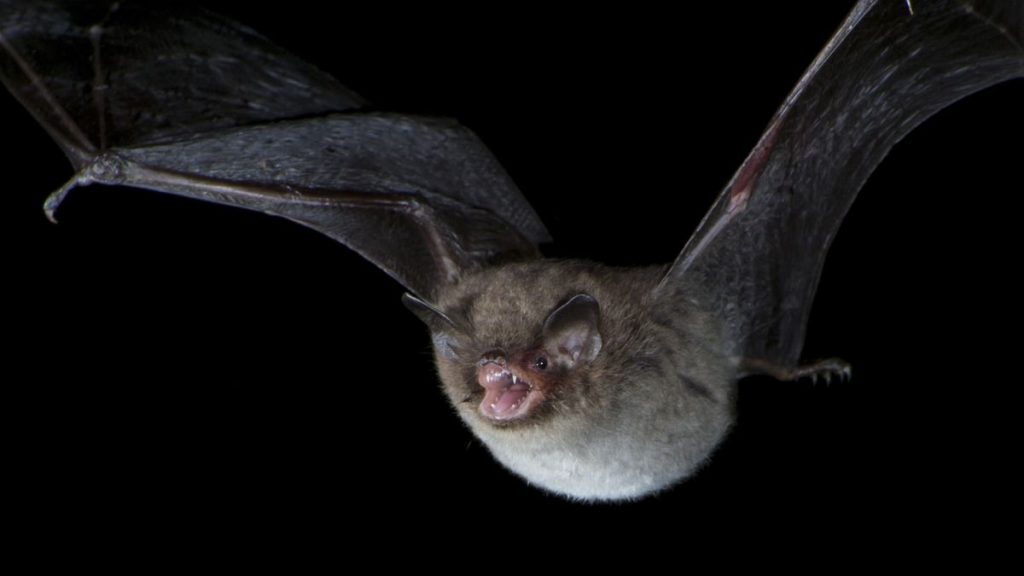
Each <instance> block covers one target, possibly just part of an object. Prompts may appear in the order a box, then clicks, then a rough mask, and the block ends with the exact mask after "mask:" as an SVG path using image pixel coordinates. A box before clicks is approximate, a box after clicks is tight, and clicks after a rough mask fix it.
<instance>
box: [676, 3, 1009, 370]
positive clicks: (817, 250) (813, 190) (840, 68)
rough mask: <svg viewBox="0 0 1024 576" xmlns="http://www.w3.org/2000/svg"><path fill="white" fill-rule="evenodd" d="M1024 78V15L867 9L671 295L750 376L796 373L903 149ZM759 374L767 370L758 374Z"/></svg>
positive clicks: (991, 8) (780, 117)
mask: <svg viewBox="0 0 1024 576" xmlns="http://www.w3.org/2000/svg"><path fill="white" fill-rule="evenodd" d="M1021 76H1024V2H1020V1H1018V0H1013V1H991V2H982V1H974V2H968V1H966V0H964V1H956V0H932V1H925V0H914V1H913V2H912V3H911V2H907V1H904V0H861V1H860V2H859V3H858V4H857V5H856V7H855V8H854V9H853V11H852V12H851V13H850V15H849V16H848V17H847V19H846V21H845V22H844V23H843V24H842V26H841V27H840V28H839V31H838V32H836V34H835V36H833V38H832V40H831V41H830V42H829V43H828V45H827V46H826V47H825V49H824V50H823V51H822V52H821V54H819V55H818V57H817V59H815V61H814V62H813V63H812V64H811V66H810V68H809V69H808V70H807V72H806V73H805V74H804V76H803V78H802V79H801V80H800V82H799V83H798V84H797V86H796V88H795V89H794V90H793V92H792V93H791V94H790V95H789V96H788V97H787V99H786V101H785V102H784V103H783V105H782V107H781V108H780V109H779V111H778V112H777V113H776V115H775V117H774V118H773V119H772V121H771V123H770V124H769V126H768V129H767V130H766V131H765V133H764V135H763V136H762V137H761V140H760V141H759V142H758V144H757V146H755V148H754V150H753V151H751V153H750V155H749V156H748V157H747V159H746V161H745V162H744V163H743V165H742V166H741V167H740V169H739V170H738V171H737V172H736V174H735V175H734V176H733V178H732V180H731V181H730V182H729V184H728V185H727V186H726V188H725V190H724V191H723V192H722V194H721V195H720V196H719V197H718V199H717V200H716V202H715V204H714V206H713V207H712V208H711V210H710V212H709V213H708V214H707V215H706V216H705V218H704V220H703V221H702V222H701V224H700V226H699V227H698V229H697V231H696V232H695V233H694V235H693V236H692V237H691V238H690V240H689V242H688V243H687V245H686V247H685V248H684V249H683V251H682V253H681V254H680V255H679V257H678V259H677V260H676V261H675V263H674V264H673V265H672V267H671V268H670V269H669V271H668V273H667V274H666V276H665V278H664V280H663V281H662V283H661V285H660V286H659V291H660V294H661V295H662V296H663V297H668V298H687V299H691V300H697V301H699V302H700V303H701V304H703V305H704V306H705V307H707V308H709V309H711V310H713V311H716V312H719V313H721V316H723V317H724V319H725V323H726V329H727V330H728V331H729V334H728V335H727V336H728V337H729V339H730V341H731V342H733V343H734V344H735V348H734V350H732V353H734V354H735V355H736V356H737V357H741V358H743V359H745V360H747V361H748V362H747V363H746V364H747V365H748V366H757V365H763V366H771V367H774V368H777V369H783V370H785V369H788V368H792V367H794V366H795V365H796V363H797V362H798V360H799V356H800V351H801V348H802V347H803V340H804V331H805V328H806V325H807V317H808V313H809V311H810V305H811V301H812V300H813V296H814V292H815V289H816V288H817V284H818V278H819V276H820V273H821V268H822V265H823V263H824V259H825V255H826V253H827V251H828V247H829V245H830V244H831V242H832V238H833V237H834V235H835V233H836V230H837V229H838V227H839V224H840V222H841V221H842V219H843V217H844V216H845V215H846V212H847V210H848V209H849V207H850V205H851V204H852V203H853V200H854V198H855V197H856V195H857V192H858V191H859V190H860V188H861V186H862V185H863V184H864V182H865V180H866V179H867V178H868V176H869V175H870V174H871V172H872V171H873V170H874V168H875V167H876V166H877V165H878V163H879V162H880V161H881V160H882V158H883V157H884V156H885V155H886V154H887V153H888V151H889V150H890V149H891V148H892V146H893V145H894V144H895V143H896V142H898V141H899V140H900V139H901V138H902V137H903V136H905V135H906V134H907V133H908V132H910V130H912V129H913V128H914V127H915V126H917V125H918V124H920V123H921V122H923V121H924V120H925V119H927V118H928V117H929V116H931V115H932V114H934V113H936V112H937V111H939V110H941V109H942V108H944V107H946V106H948V105H950V104H951V103H953V102H955V101H956V100H959V99H960V98H963V97H964V96H967V95H969V94H971V93H973V92H976V91H978V90H981V89H983V88H985V87H987V86H991V85H993V84H996V83H998V82H1002V81H1004V80H1007V79H1010V78H1015V77H1021ZM752 371H756V370H752Z"/></svg>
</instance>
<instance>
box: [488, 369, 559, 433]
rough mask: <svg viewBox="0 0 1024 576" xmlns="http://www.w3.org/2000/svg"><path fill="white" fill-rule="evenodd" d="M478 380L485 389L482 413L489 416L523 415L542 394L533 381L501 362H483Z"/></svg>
mask: <svg viewBox="0 0 1024 576" xmlns="http://www.w3.org/2000/svg"><path fill="white" fill-rule="evenodd" d="M478 382H479V383H480V385H481V386H483V388H484V391H485V392H484V399H483V401H482V402H480V413H481V414H483V415H484V417H486V418H488V419H490V420H497V421H501V422H508V421H511V420H517V419H519V418H523V417H525V416H526V415H527V414H529V413H530V411H531V410H532V409H533V407H534V406H536V405H537V403H538V402H540V400H541V399H542V397H543V394H542V393H541V391H540V390H539V389H538V388H536V387H535V386H534V385H533V384H532V383H531V382H529V381H528V380H526V379H524V378H521V377H519V376H518V375H516V374H515V373H514V372H512V371H511V370H509V369H508V368H507V367H505V366H504V365H503V363H499V362H485V363H483V364H481V366H480V370H479V378H478Z"/></svg>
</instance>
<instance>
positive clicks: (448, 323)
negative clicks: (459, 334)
mask: <svg viewBox="0 0 1024 576" xmlns="http://www.w3.org/2000/svg"><path fill="white" fill-rule="evenodd" d="M402 304H405V307H406V308H408V309H409V310H410V311H411V312H412V313H413V314H415V315H416V317H417V318H419V319H420V320H422V321H423V323H424V324H426V325H427V328H430V335H431V337H432V338H433V339H434V346H435V347H436V348H437V349H438V351H440V352H441V354H443V355H444V357H445V358H448V359H449V360H454V359H455V347H454V340H453V339H454V337H455V333H456V331H457V328H456V326H455V322H452V319H451V318H449V317H448V315H447V314H445V313H444V312H442V311H441V309H440V308H438V307H437V306H434V305H433V304H430V303H428V302H426V301H425V300H421V299H420V298H418V297H416V296H413V295H412V294H410V293H409V292H406V293H405V294H402Z"/></svg>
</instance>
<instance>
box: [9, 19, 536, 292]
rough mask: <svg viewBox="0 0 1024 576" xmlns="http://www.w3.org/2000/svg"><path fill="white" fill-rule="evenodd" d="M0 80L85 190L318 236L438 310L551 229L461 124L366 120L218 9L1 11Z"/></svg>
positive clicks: (389, 117)
mask: <svg viewBox="0 0 1024 576" xmlns="http://www.w3.org/2000/svg"><path fill="white" fill-rule="evenodd" d="M0 80H2V81H3V83H4V84H5V85H6V86H7V88H8V89H9V90H10V91H11V92H12V93H13V94H14V95H15V97H16V98H18V100H19V101H20V102H21V103H22V104H23V105H24V106H25V107H26V108H28V110H29V111H30V112H31V113H32V114H33V115H34V116H35V118H36V119H37V120H38V121H39V122H40V123H41V124H42V125H43V126H44V127H45V128H46V129H47V131H48V132H49V133H50V135H51V136H52V137H53V138H54V139H55V140H56V141H57V142H58V144H59V145H60V146H61V148H62V149H63V150H64V152H65V154H66V155H67V156H68V158H69V159H70V160H71V162H72V164H73V165H74V167H75V169H76V170H77V174H76V175H75V177H74V178H73V179H72V180H71V182H69V183H68V185H66V186H65V187H64V188H63V189H61V190H60V191H58V192H57V193H55V194H54V195H53V196H51V198H50V200H48V202H47V206H46V208H47V212H48V213H49V214H50V215H51V216H52V213H53V211H54V210H55V209H56V207H57V205H59V203H60V201H61V200H62V198H63V197H64V195H65V194H66V192H67V191H68V190H70V189H71V188H72V187H74V186H76V185H83V184H89V183H94V182H95V183H103V184H125V185H130V186H137V187H141V188H148V189H152V190H157V191H162V192H169V193H172V194H178V195H182V196H189V197H194V198H199V199H203V200H208V201H213V202H218V203H223V204H231V205H237V206H241V207H245V208H249V209H253V210H260V211H263V212H266V213H269V214H275V215H279V216H283V217H286V218H289V219H291V220H293V221H296V222H298V223H301V224H304V225H306V226H310V227H312V228H314V229H316V230H318V231H320V232H322V233H324V234H326V235H328V236H330V237H331V238H334V239H336V240H338V241H339V242H342V243H344V244H346V245H348V246H349V247H350V248H352V249H353V250H355V251H357V252H359V253H360V254H362V255H363V256H365V257H366V258H368V259H369V260H371V261H372V262H374V263H375V264H376V265H378V266H379V267H380V268H382V269H383V270H385V271H386V272H387V273H389V274H390V275H391V276H393V277H394V278H396V279H397V280H398V281H399V282H401V283H402V284H403V285H404V286H405V287H407V288H408V289H410V290H411V291H413V292H415V293H417V294H420V295H421V296H423V297H425V298H431V297H432V296H433V295H434V294H435V293H436V290H437V288H438V287H439V286H441V285H443V284H444V283H446V282H450V281H453V280H455V279H456V278H458V276H459V275H460V273H461V272H462V271H463V270H466V269H469V268H472V267H475V266H479V265H482V264H485V263H488V262H492V261H495V260H499V259H509V258H521V257H530V256H534V255H536V254H537V251H536V245H537V244H538V243H541V242H544V241H547V240H548V235H547V231H546V229H545V228H544V226H543V224H541V222H540V220H539V218H538V217H537V215H536V214H535V213H534V211H533V209H532V208H531V207H530V206H529V204H528V203H527V202H526V200H525V199H524V198H523V196H522V194H521V193H520V192H519V190H518V189H517V188H516V186H515V184H514V183H513V182H512V181H511V179H510V178H509V177H508V175H507V174H506V172H505V171H504V170H503V169H502V168H501V166H500V165H499V164H498V162H497V161H496V160H495V159H494V157H493V156H492V155H491V154H490V152H489V151H488V150H487V149H486V148H485V147H484V146H483V144H482V143H481V142H480V141H479V140H478V139H477V138H476V136H474V135H473V134H472V133H471V132H470V131H469V130H467V129H466V128H465V127H463V126H460V125H459V124H457V123H456V122H454V121H450V120H443V119H428V118H418V117H412V116H404V115H397V114H386V113H367V112H363V111H360V110H359V107H360V106H361V105H362V100H361V99H360V98H359V97H358V96H357V95H355V94H354V93H352V92H351V91H349V90H348V89H346V88H345V87H343V86H341V85H340V84H339V83H338V82H337V81H336V80H334V79H333V78H332V77H330V76H329V75H327V74H325V73H323V72H321V71H319V70H317V69H316V68H315V67H313V66H311V65H309V64H307V63H305V62H303V61H301V60H299V59H298V58H296V57H294V56H292V55H290V54H288V53H287V52H285V51H283V50H281V49H280V48H278V47H276V46H274V45H273V44H271V43H270V42H269V41H268V40H266V39H265V38H263V37H261V36H260V35H259V34H257V33H255V32H254V31H252V30H250V29H248V28H246V27H244V26H242V25H240V24H237V23H235V22H232V21H230V20H227V19H225V18H223V17H220V16H217V15H215V14H212V13H210V12H206V11H202V10H198V9H191V10H185V9H181V8H177V7H162V8H154V7H152V6H149V7H144V6H142V5H136V4H133V3H131V2H120V3H119V2H97V3H84V2H71V1H63V2H61V1H27V0H26V1H12V0H0Z"/></svg>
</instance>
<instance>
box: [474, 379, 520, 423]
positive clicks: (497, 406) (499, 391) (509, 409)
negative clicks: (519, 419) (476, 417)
mask: <svg viewBox="0 0 1024 576" xmlns="http://www.w3.org/2000/svg"><path fill="white" fill-rule="evenodd" d="M529 393H530V387H529V386H527V385H526V384H525V383H523V382H517V383H515V384H511V385H509V386H508V387H505V388H488V389H487V394H485V395H484V401H483V402H482V406H483V408H484V413H486V414H488V415H489V416H491V417H493V418H499V419H500V418H503V417H505V418H507V417H509V416H511V415H512V414H514V413H515V411H516V408H518V407H519V405H520V404H522V403H523V400H524V399H525V398H526V396H527V395H528V394H529Z"/></svg>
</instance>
